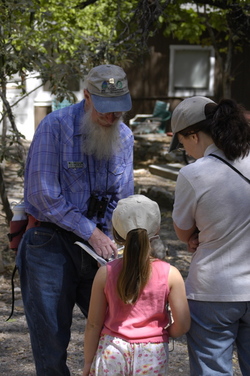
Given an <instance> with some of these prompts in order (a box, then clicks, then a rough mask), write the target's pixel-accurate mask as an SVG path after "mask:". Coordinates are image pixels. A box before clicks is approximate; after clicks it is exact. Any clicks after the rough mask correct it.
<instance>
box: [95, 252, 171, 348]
mask: <svg viewBox="0 0 250 376" xmlns="http://www.w3.org/2000/svg"><path fill="white" fill-rule="evenodd" d="M106 267H107V281H106V285H105V288H104V293H105V295H106V298H107V301H108V309H107V314H106V318H105V321H104V327H103V329H102V333H103V334H109V335H111V336H113V337H118V338H122V339H124V340H125V341H128V342H131V343H132V342H137V343H141V342H168V339H169V336H168V332H167V329H164V328H165V327H166V326H167V325H168V324H169V316H168V312H167V310H166V304H167V302H168V294H169V287H168V274H169V270H170V264H168V263H167V262H165V261H161V260H155V261H153V262H152V273H151V277H150V279H149V281H148V283H147V285H146V286H145V288H144V289H143V291H142V293H141V294H140V296H139V298H138V300H137V302H136V303H135V304H125V303H123V302H122V300H121V299H120V298H119V296H118V293H117V290H116V285H117V279H118V276H119V273H120V271H121V268H122V258H120V259H117V260H114V261H112V262H110V263H108V264H107V265H106Z"/></svg>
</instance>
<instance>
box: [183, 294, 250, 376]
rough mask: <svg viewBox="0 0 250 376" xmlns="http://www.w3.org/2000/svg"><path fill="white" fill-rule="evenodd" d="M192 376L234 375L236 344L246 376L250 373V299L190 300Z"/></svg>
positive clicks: (189, 342)
mask: <svg viewBox="0 0 250 376" xmlns="http://www.w3.org/2000/svg"><path fill="white" fill-rule="evenodd" d="M189 308H190V313H191V318H192V322H191V328H190V331H189V332H188V333H187V343H188V351H189V362H190V376H219V375H224V376H231V375H233V368H232V355H233V348H234V344H236V347H237V351H238V359H239V365H240V369H241V372H242V375H243V376H249V375H250V302H214V303H213V302H201V301H195V300H189Z"/></svg>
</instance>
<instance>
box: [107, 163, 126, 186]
mask: <svg viewBox="0 0 250 376" xmlns="http://www.w3.org/2000/svg"><path fill="white" fill-rule="evenodd" d="M125 169H126V164H125V163H124V162H117V161H116V162H114V161H113V162H109V166H108V171H109V190H110V189H112V190H113V191H114V192H118V191H120V188H121V187H120V184H121V179H122V178H123V176H124V172H125Z"/></svg>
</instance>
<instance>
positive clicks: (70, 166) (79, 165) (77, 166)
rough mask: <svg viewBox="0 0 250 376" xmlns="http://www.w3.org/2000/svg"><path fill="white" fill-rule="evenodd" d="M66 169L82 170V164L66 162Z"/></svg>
mask: <svg viewBox="0 0 250 376" xmlns="http://www.w3.org/2000/svg"><path fill="white" fill-rule="evenodd" d="M68 168H83V162H68Z"/></svg>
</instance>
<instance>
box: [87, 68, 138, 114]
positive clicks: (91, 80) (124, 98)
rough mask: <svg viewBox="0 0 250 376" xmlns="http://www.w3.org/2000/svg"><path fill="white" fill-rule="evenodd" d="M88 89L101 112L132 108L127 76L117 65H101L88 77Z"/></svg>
mask: <svg viewBox="0 0 250 376" xmlns="http://www.w3.org/2000/svg"><path fill="white" fill-rule="evenodd" d="M86 83H87V90H88V91H89V93H90V94H91V98H92V101H93V104H94V107H95V109H96V110H97V111H98V112H100V113H107V112H125V111H129V110H131V108H132V101H131V97H130V94H129V89H128V81H127V76H126V73H125V72H124V70H123V69H122V68H121V67H119V66H117V65H112V64H109V65H99V66H97V67H94V68H92V69H91V70H90V72H89V74H88V75H87V77H86Z"/></svg>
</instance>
